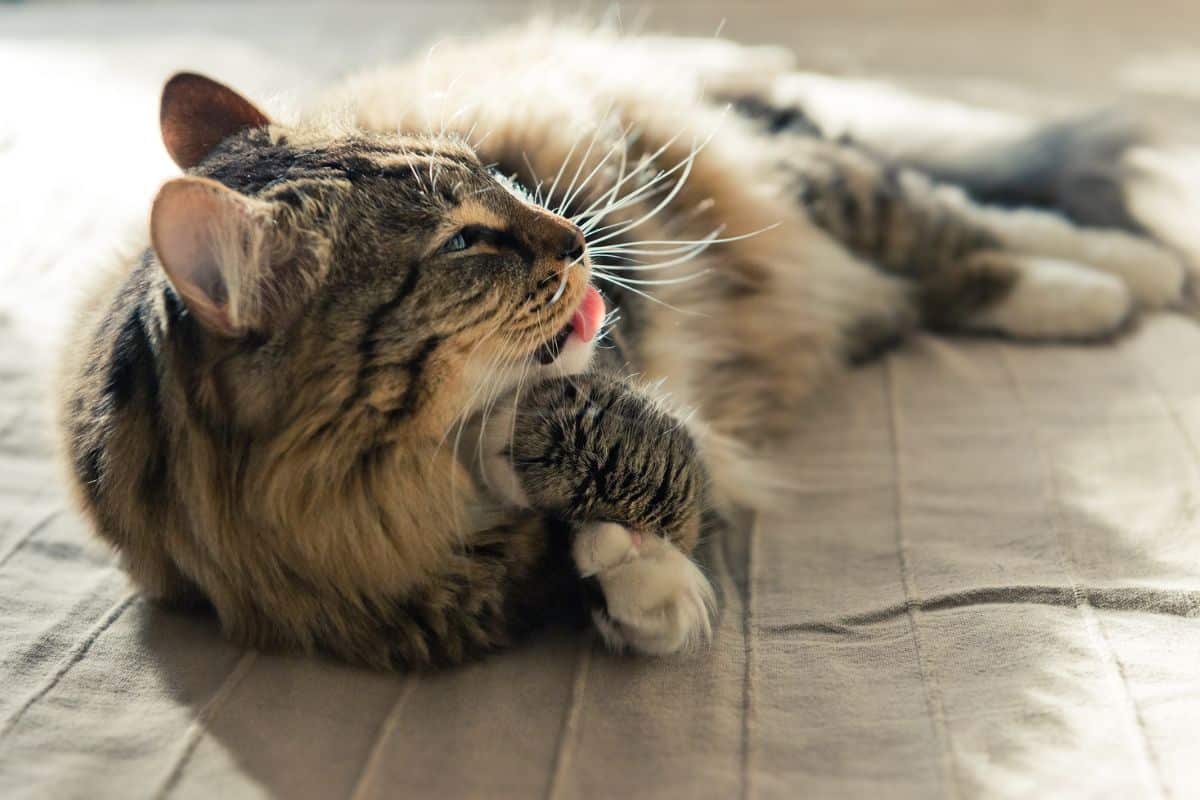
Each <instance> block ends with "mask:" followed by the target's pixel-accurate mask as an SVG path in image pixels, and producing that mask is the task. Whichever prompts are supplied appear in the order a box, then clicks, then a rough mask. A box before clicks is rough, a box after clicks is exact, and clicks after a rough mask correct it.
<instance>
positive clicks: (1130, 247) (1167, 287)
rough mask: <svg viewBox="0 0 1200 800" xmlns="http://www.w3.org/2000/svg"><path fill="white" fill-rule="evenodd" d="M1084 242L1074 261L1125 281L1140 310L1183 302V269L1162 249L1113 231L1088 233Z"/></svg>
mask: <svg viewBox="0 0 1200 800" xmlns="http://www.w3.org/2000/svg"><path fill="white" fill-rule="evenodd" d="M1086 243H1087V249H1086V252H1084V253H1081V254H1080V255H1079V256H1078V260H1079V261H1080V262H1082V263H1085V264H1087V265H1089V266H1093V267H1095V268H1096V269H1099V270H1101V271H1103V272H1107V273H1108V274H1110V275H1115V276H1116V277H1118V278H1120V279H1121V280H1123V281H1125V284H1126V285H1127V286H1128V287H1129V290H1130V291H1131V292H1132V293H1133V296H1134V298H1135V299H1136V300H1137V302H1138V305H1139V306H1141V307H1142V308H1148V309H1153V308H1162V307H1163V306H1167V305H1171V304H1172V303H1178V302H1179V301H1180V300H1182V299H1183V292H1184V284H1185V282H1186V279H1187V267H1186V266H1185V265H1184V263H1183V261H1182V260H1180V259H1179V258H1178V257H1177V256H1176V255H1175V254H1174V253H1172V252H1170V251H1169V250H1167V249H1166V248H1163V247H1160V246H1158V245H1156V244H1154V243H1153V242H1150V241H1147V240H1146V239H1142V238H1139V237H1137V236H1131V235H1129V234H1126V233H1120V232H1117V231H1093V232H1089V233H1088V238H1087V239H1086Z"/></svg>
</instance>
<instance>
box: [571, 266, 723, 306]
mask: <svg viewBox="0 0 1200 800" xmlns="http://www.w3.org/2000/svg"><path fill="white" fill-rule="evenodd" d="M593 274H594V275H595V276H596V277H597V278H598V279H600V280H602V281H607V282H608V283H611V284H613V285H614V286H620V287H621V288H622V289H624V290H626V291H628V292H633V293H634V294H636V295H639V296H641V297H644V298H646V299H647V300H649V301H650V302H652V303H658V304H659V305H660V306H663V307H664V308H669V309H671V310H672V311H675V312H677V313H680V314H687V315H689V316H696V317H704V316H708V315H707V314H702V313H701V312H699V311H694V310H692V309H683V308H677V307H675V306H673V305H671V304H670V303H668V302H666V301H665V300H663V299H661V298H659V297H655V296H654V295H652V294H650V293H648V292H644V291H642V290H641V289H638V288H637V287H635V286H630V285H629V283H628V282H627V281H626V280H625V279H623V278H618V277H616V276H615V275H609V274H608V273H605V272H600V271H596V272H594V273H593Z"/></svg>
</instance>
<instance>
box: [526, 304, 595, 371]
mask: <svg viewBox="0 0 1200 800" xmlns="http://www.w3.org/2000/svg"><path fill="white" fill-rule="evenodd" d="M603 321H604V298H603V297H601V296H600V292H599V291H597V289H596V287H595V286H592V285H591V284H590V283H589V284H588V287H587V291H586V292H584V295H583V300H581V301H580V302H579V307H578V308H576V309H575V313H574V314H572V315H571V321H570V322H568V323H567V324H566V325H564V326H563V327H562V329H561V330H559V332H558V333H556V334H554V336H552V337H550V339H548V340H547V341H546V342H545V343H543V344H542V346H541V347H539V348H538V349H537V350H535V351H534V354H533V358H534V360H536V361H537V362H538V363H539V364H542V365H544V366H546V365H550V364H553V363H554V362H555V361H557V360H558V357H559V356H560V355H562V353H563V351H564V350H566V349H567V348H568V347H569V346H570V345H571V343H572V342H573V341H574V340H578V341H579V342H580V343H582V344H586V343H588V342H590V341H591V340H592V339H593V338H595V336H596V332H597V331H599V330H600V323H602V322H603Z"/></svg>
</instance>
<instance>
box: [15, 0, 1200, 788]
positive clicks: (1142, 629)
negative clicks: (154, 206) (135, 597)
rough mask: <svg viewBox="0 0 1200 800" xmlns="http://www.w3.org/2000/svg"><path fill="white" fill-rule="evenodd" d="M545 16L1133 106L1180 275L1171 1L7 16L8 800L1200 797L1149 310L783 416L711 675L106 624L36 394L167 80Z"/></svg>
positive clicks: (1197, 656) (1175, 341)
mask: <svg viewBox="0 0 1200 800" xmlns="http://www.w3.org/2000/svg"><path fill="white" fill-rule="evenodd" d="M538 13H541V14H553V15H555V16H558V17H561V18H566V19H575V18H579V19H583V20H586V21H590V22H597V21H607V22H609V23H611V24H613V25H614V26H619V27H620V28H622V29H623V30H626V31H629V32H642V31H645V32H653V33H676V34H684V35H690V36H700V37H720V38H726V39H731V40H737V41H742V42H746V43H752V44H771V45H780V46H783V47H786V48H788V49H790V50H792V51H793V52H794V53H795V55H796V59H797V67H798V69H801V70H815V71H821V72H827V73H833V74H837V75H843V76H853V77H865V78H871V79H878V80H882V81H888V82H893V83H896V84H899V85H901V86H903V87H906V88H909V89H914V90H917V91H920V92H924V93H929V94H933V95H937V96H943V97H948V98H952V99H958V100H964V101H968V102H971V103H976V104H980V105H984V106H991V107H995V108H999V109H1002V110H1006V111H1010V112H1016V113H1020V114H1023V115H1034V116H1056V115H1063V114H1071V113H1079V112H1084V111H1087V110H1090V109H1094V108H1097V107H1104V106H1114V105H1116V106H1121V107H1123V108H1125V109H1127V110H1128V112H1129V113H1130V114H1132V115H1133V116H1134V117H1136V118H1139V119H1144V120H1146V121H1147V122H1150V123H1152V124H1154V125H1156V126H1157V127H1158V129H1159V130H1160V131H1162V132H1163V133H1164V135H1165V136H1166V137H1167V140H1168V144H1167V145H1165V146H1162V147H1158V148H1155V149H1153V150H1146V151H1145V152H1142V153H1140V154H1139V158H1140V159H1141V162H1140V166H1143V167H1147V168H1149V169H1151V171H1153V172H1154V174H1155V175H1157V176H1158V177H1159V178H1160V179H1161V183H1160V184H1159V186H1158V191H1156V192H1154V193H1153V194H1152V196H1153V198H1154V200H1153V202H1154V205H1153V206H1152V207H1149V208H1148V211H1149V213H1150V216H1151V217H1152V221H1153V223H1154V228H1155V231H1156V232H1157V233H1160V234H1162V235H1163V236H1164V238H1165V239H1168V240H1169V241H1170V242H1171V243H1172V244H1174V245H1176V246H1177V247H1180V248H1181V249H1182V250H1184V251H1186V252H1189V253H1190V254H1191V255H1192V256H1193V263H1200V236H1197V233H1196V228H1197V221H1198V220H1197V215H1196V214H1193V213H1192V212H1191V211H1190V209H1197V208H1200V155H1198V153H1200V149H1194V145H1193V144H1190V143H1195V142H1197V141H1200V2H1198V0H1150V1H1148V2H1141V3H1135V2H1128V0H1005V1H1004V2H969V1H964V0H957V1H956V0H901V1H900V2H897V1H896V0H774V1H769V0H749V1H748V2H736V0H725V1H724V2H715V1H714V0H691V1H687V0H667V1H666V2H659V3H621V4H620V5H608V4H605V3H599V2H597V3H584V4H580V3H562V4H552V3H549V2H540V3H530V2H527V0H520V1H518V2H510V1H509V0H499V1H496V0H491V1H488V0H427V1H426V2H391V3H377V4H359V3H345V2H337V3H333V2H331V3H327V4H323V5H314V4H308V5H303V4H297V3H239V4H219V3H198V2H193V3H181V2H171V1H167V0H159V1H156V2H142V3H114V2H104V3H91V4H65V3H58V2H37V1H36V0H31V1H30V2H3V1H2V0H0V75H2V76H3V77H2V78H0V567H4V569H3V570H0V673H3V678H2V679H0V686H2V687H3V688H2V689H0V795H3V796H4V797H5V798H7V797H21V796H34V797H54V796H101V797H103V796H112V797H127V796H131V794H133V795H136V796H142V795H146V796H149V795H150V794H151V791H150V790H149V787H150V786H154V785H158V786H160V787H161V792H158V793H155V796H165V795H166V794H167V793H168V790H170V789H171V788H172V787H176V788H178V792H177V794H179V795H181V796H194V797H213V796H221V797H233V796H238V797H242V796H246V797H264V796H277V797H300V796H313V797H327V796H343V795H345V796H351V795H352V796H353V797H356V798H362V797H375V796H405V795H407V796H416V797H446V796H460V795H465V796H475V797H496V796H499V795H501V794H503V792H504V790H505V788H506V786H507V791H508V794H509V795H511V796H520V797H526V796H535V795H537V796H541V795H543V794H544V796H547V797H603V796H629V797H634V796H637V797H640V796H649V795H652V796H657V797H670V798H673V797H679V796H686V797H733V796H743V797H754V796H763V797H780V798H792V797H797V796H814V797H830V796H838V797H879V796H886V797H913V798H927V797H938V796H942V797H971V796H987V797H1014V798H1015V797H1034V796H1046V797H1067V796H1069V797H1080V798H1082V797H1169V796H1176V797H1189V796H1200V789H1198V788H1197V787H1200V757H1198V756H1200V742H1197V739H1196V736H1195V734H1194V730H1195V728H1196V726H1197V723H1198V721H1200V683H1198V681H1197V670H1196V665H1197V663H1200V628H1197V626H1196V624H1195V618H1196V617H1197V616H1200V590H1197V588H1196V587H1200V571H1198V567H1197V565H1198V564H1200V556H1198V552H1200V551H1198V550H1197V548H1198V546H1200V545H1198V543H1200V536H1197V535H1196V533H1197V528H1198V523H1197V519H1200V446H1197V444H1196V443H1197V442H1200V374H1198V371H1197V370H1196V369H1195V368H1194V366H1193V365H1194V364H1195V359H1194V357H1192V356H1191V355H1190V354H1191V353H1193V352H1195V351H1197V350H1200V328H1198V327H1197V326H1196V325H1195V324H1194V321H1193V320H1189V319H1187V318H1185V317H1183V316H1182V315H1177V314H1161V315H1156V316H1155V318H1153V319H1151V320H1149V321H1147V323H1146V325H1145V326H1144V327H1143V329H1142V330H1141V331H1140V332H1138V333H1137V334H1136V335H1131V336H1128V337H1125V338H1123V339H1122V340H1120V341H1119V342H1117V343H1115V344H1114V345H1113V346H1112V347H1108V346H1102V347H1095V348H1083V347H1078V348H1066V347H1062V348H1059V347H1021V346H1017V345H1015V344H1010V343H1006V342H995V341H963V340H952V341H951V340H943V339H939V338H937V337H932V336H921V337H916V339H915V340H914V342H913V343H911V344H910V345H909V346H907V347H906V348H905V349H903V350H902V351H900V352H898V353H896V354H893V356H892V357H891V358H889V359H888V360H886V361H885V362H883V363H879V364H876V365H873V366H872V367H869V368H867V369H864V370H858V371H855V372H854V373H852V374H851V375H850V376H849V377H848V378H847V379H846V382H845V383H844V384H839V385H838V386H835V387H834V389H833V391H832V393H831V395H830V397H831V398H832V399H831V400H830V402H829V403H827V404H826V405H825V406H821V407H820V408H818V409H816V410H815V411H814V412H813V413H812V414H811V415H805V417H804V418H803V419H802V420H798V426H799V427H801V428H802V430H801V431H800V433H801V434H802V436H803V437H804V443H805V445H804V447H803V448H798V452H797V453H796V465H795V467H794V469H795V471H796V474H797V475H799V476H801V478H803V480H802V481H801V482H800V485H802V486H803V487H804V489H805V493H802V494H798V495H797V497H799V498H800V499H801V500H802V501H803V502H796V503H794V504H786V505H784V506H782V507H781V508H779V509H777V510H775V511H774V512H773V513H772V514H771V515H767V516H765V517H764V518H763V519H761V520H760V521H759V522H758V523H757V524H756V526H755V527H754V529H753V530H750V531H739V532H737V535H734V533H733V532H731V533H730V534H729V535H728V536H726V537H723V538H722V539H721V540H720V541H721V542H722V544H721V548H725V549H723V550H719V555H720V557H721V563H722V564H725V563H726V560H727V565H726V568H724V571H722V572H721V573H720V574H721V575H722V576H723V578H722V580H723V581H724V583H723V584H722V587H723V589H722V591H723V592H725V593H726V599H727V600H728V601H729V603H730V605H729V609H730V611H729V612H728V613H726V614H725V615H724V616H723V618H722V627H721V631H720V633H719V635H718V644H717V645H716V646H714V649H713V655H712V656H711V657H705V658H702V659H696V660H694V661H690V662H684V663H682V664H680V663H673V662H669V661H664V662H639V661H634V660H626V661H622V660H619V659H615V658H609V657H606V656H604V655H603V654H602V653H600V652H599V650H598V649H597V652H596V653H595V654H592V649H591V648H592V643H591V642H590V641H589V640H586V639H583V640H580V641H579V642H578V643H577V642H576V641H575V640H573V639H570V640H553V641H549V642H542V643H539V644H538V645H537V646H536V647H532V648H530V649H528V650H522V651H518V652H515V653H513V654H511V655H508V656H505V657H504V658H498V659H495V660H494V661H492V662H489V663H488V664H487V665H484V666H480V667H477V668H471V669H469V670H462V671H459V672H455V673H450V674H447V675H444V676H438V677H437V678H435V679H428V680H426V679H423V678H422V679H421V680H417V679H413V680H411V681H403V680H401V679H397V678H395V677H394V676H378V675H367V674H363V673H357V672H353V671H351V670H347V669H343V668H341V667H333V666H330V665H328V664H323V663H321V662H317V661H311V662H310V661H308V660H299V659H297V660H288V659H284V658H278V657H274V656H267V655H263V656H262V657H261V659H260V660H259V662H258V663H257V666H255V665H254V661H253V655H252V654H251V655H249V658H250V660H247V657H248V656H247V654H242V653H240V652H239V651H238V650H237V649H236V648H233V647H232V646H230V645H227V644H224V643H222V642H220V641H218V640H217V638H216V636H215V634H214V632H213V631H212V630H210V629H209V628H205V627H203V626H201V625H200V624H198V623H196V622H194V621H192V620H189V619H185V618H182V617H178V616H176V615H166V614H160V613H159V612H156V611H155V610H154V609H152V608H150V607H148V605H147V604H145V603H140V602H132V600H131V599H130V598H131V597H132V595H129V594H128V587H127V585H126V584H125V582H124V578H123V577H122V575H121V573H120V572H119V570H117V569H116V568H115V565H113V563H112V557H111V555H110V554H108V553H107V552H105V551H103V550H102V548H101V547H100V546H99V545H98V544H97V543H96V542H94V541H92V540H91V539H90V538H89V537H88V536H87V534H86V531H85V529H84V526H83V524H82V523H81V522H80V521H78V520H77V519H75V518H73V517H71V516H70V515H68V514H63V513H62V509H63V508H64V507H65V506H64V500H63V498H62V487H61V485H60V483H59V480H58V470H57V468H56V467H55V465H54V463H53V459H52V458H51V457H50V453H51V443H50V439H51V436H50V433H49V431H50V423H49V412H48V410H47V406H48V403H47V402H46V393H45V386H44V384H45V382H46V378H47V377H48V375H49V374H50V373H51V372H52V365H53V363H54V362H53V347H54V344H55V334H56V332H57V330H58V328H59V327H60V325H61V322H62V320H63V318H64V316H65V314H66V311H67V309H68V308H69V307H70V302H69V300H70V298H71V297H73V296H74V295H75V294H76V293H77V291H78V288H79V287H80V286H81V285H86V283H87V282H88V281H89V280H90V276H91V275H92V274H93V273H94V272H95V270H96V269H98V268H100V267H102V266H104V265H106V264H108V263H110V262H111V261H112V256H113V254H114V252H115V250H116V249H117V248H119V247H121V246H122V245H123V243H124V242H125V241H126V239H128V238H129V237H130V236H136V235H138V234H140V235H141V236H143V237H144V235H145V221H146V215H147V212H148V208H149V202H150V198H151V197H152V196H153V193H154V191H155V188H156V187H157V185H158V184H159V183H160V182H161V181H162V180H164V179H165V178H167V177H170V176H172V175H175V174H177V168H176V167H175V166H174V165H173V164H172V163H171V162H170V161H169V159H168V158H167V156H166V154H165V152H164V150H163V147H162V144H161V142H160V137H159V126H158V99H159V93H160V91H161V87H162V84H163V81H164V80H165V79H166V78H167V77H168V76H169V75H170V74H171V73H173V72H176V71H179V70H194V71H199V72H203V73H206V74H208V75H211V76H212V77H214V78H217V79H219V80H222V81H224V82H227V83H229V84H230V85H232V86H234V87H235V88H237V89H238V90H240V91H242V92H243V93H245V94H246V95H248V96H249V97H251V98H253V99H254V100H256V101H258V102H262V103H264V104H265V105H266V106H267V107H268V108H270V107H271V106H272V105H273V104H274V103H280V104H286V103H287V102H288V101H289V100H293V99H294V100H301V99H303V98H304V96H305V95H307V94H308V93H309V92H311V91H313V90H314V89H316V88H317V87H319V86H321V85H323V84H325V83H327V82H329V81H331V80H333V79H336V78H338V77H339V76H342V75H344V74H346V73H349V72H352V71H354V70H356V69H358V68H361V67H363V66H367V65H371V64H376V63H380V62H386V61H390V60H395V59H398V58H403V57H408V56H412V55H414V54H419V53H422V52H424V51H425V50H427V49H428V48H429V47H431V46H434V44H435V43H436V42H437V41H438V39H439V38H441V37H445V36H450V35H455V36H473V35H482V34H487V33H490V32H492V31H494V30H495V29H497V28H499V27H501V26H503V25H505V24H511V23H516V22H519V21H521V20H523V19H526V18H528V17H529V16H531V15H533V14H538ZM1180 356H1185V357H1184V358H1180ZM981 421H982V422H981ZM799 423H803V424H802V425H799ZM797 531H799V532H800V534H802V535H803V536H804V537H806V538H804V539H796V538H795V534H796V533H797ZM947 532H952V535H951V533H947ZM794 541H801V542H803V543H804V544H803V546H800V547H796V548H793V549H788V548H787V547H785V546H784V545H783V544H780V543H787V542H794ZM756 547H757V548H760V549H761V552H760V551H759V550H755V548H756ZM756 552H760V554H759V555H754V553H756ZM1030 554H1032V555H1030ZM906 570H907V571H906ZM998 585H1000V586H1013V585H1016V586H1024V585H1028V587H1029V588H1030V591H1031V592H1032V593H1033V594H1034V595H1035V597H1034V599H1033V600H1031V601H1030V602H1029V603H1028V604H1023V603H1019V604H1010V605H1004V604H1000V603H995V602H993V601H991V600H989V599H987V598H989V597H993V596H994V595H995V587H996V586H998ZM1062 587H1067V588H1068V589H1069V590H1070V593H1069V594H1068V593H1067V592H1066V591H1065V590H1064V591H1063V592H1062V593H1059V590H1060V589H1061V588H1062ZM1114 587H1115V588H1114ZM1130 587H1132V588H1134V589H1136V588H1137V587H1150V589H1152V590H1154V591H1150V590H1149V589H1148V590H1147V592H1148V593H1147V594H1146V595H1145V596H1146V597H1149V598H1151V600H1148V601H1145V603H1144V604H1143V606H1142V607H1134V608H1132V609H1131V608H1129V607H1127V606H1125V605H1122V603H1128V602H1130V601H1128V600H1127V598H1128V597H1129V595H1128V594H1123V593H1122V591H1124V590H1125V589H1129V588H1130ZM964 589H969V590H971V591H976V590H979V591H978V592H977V594H974V595H972V594H970V592H967V591H965V590H964ZM1089 592H1090V593H1089ZM918 596H923V597H926V598H931V599H932V600H934V601H936V602H931V603H930V604H929V606H928V608H927V610H920V611H919V613H918V610H917V609H918V607H919V602H918V601H917V600H914V597H918ZM976 596H978V597H982V598H983V599H981V600H978V601H973V600H970V598H971V597H976ZM964 597H965V598H967V599H966V600H963V598H964ZM1081 597H1083V598H1085V599H1084V600H1082V601H1081V599H1080V598H1081ZM743 598H744V599H743ZM956 598H957V599H956ZM1038 598H1041V599H1038ZM1056 598H1069V599H1068V600H1062V599H1056ZM1155 598H1157V599H1155ZM1164 598H1165V599H1164ZM1151 601H1153V602H1151ZM939 604H940V605H939ZM1089 604H1091V605H1089ZM1105 604H1107V605H1105ZM1076 606H1079V607H1076ZM1093 606H1095V607H1093ZM127 608H128V609H129V611H128V612H127V613H125V614H124V616H122V612H124V611H125V610H126V609H127ZM829 620H844V621H846V624H845V625H842V624H841V623H839V624H838V625H831V624H829ZM918 622H919V624H918ZM839 631H840V633H839ZM93 646H94V647H93ZM589 659H590V660H589ZM939 681H940V683H939ZM930 686H932V687H933V688H928V687H930ZM663 698H666V701H665V702H664V701H663ZM696 698H702V701H700V702H697V701H696ZM223 704H224V705H223ZM664 705H665V706H669V708H665V709H664ZM223 708H224V709H225V710H224V712H223V713H222V714H221V715H220V716H218V711H221V710H222V709H223ZM564 709H565V710H564ZM63 720H69V722H66V723H64V722H63ZM114 730H116V731H121V733H120V735H114V734H113V731H114ZM5 737H7V738H5ZM631 743H632V744H631ZM631 747H632V748H633V749H631ZM498 773H506V774H508V776H509V781H510V783H509V784H507V785H505V786H498V785H497V784H495V783H494V782H493V778H494V776H495V775H496V774H498ZM29 776H37V777H39V778H40V779H41V780H42V781H44V785H43V786H40V787H38V789H36V790H34V791H30V790H29V785H31V780H32V779H31V778H30V777H29ZM6 781H7V784H6ZM6 785H7V787H8V789H9V791H5V786H6ZM54 786H57V787H59V788H60V789H61V787H70V791H67V790H61V791H57V792H55V791H53V790H52V789H51V788H48V787H54ZM79 787H87V791H84V790H81V789H80V788H79ZM131 787H133V788H131ZM756 787H757V790H756ZM14 788H15V789H16V791H13V789H14ZM142 788H144V789H145V791H138V789H142Z"/></svg>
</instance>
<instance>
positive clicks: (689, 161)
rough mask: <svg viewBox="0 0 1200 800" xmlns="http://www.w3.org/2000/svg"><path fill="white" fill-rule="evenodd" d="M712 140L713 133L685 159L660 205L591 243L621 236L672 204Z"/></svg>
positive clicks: (598, 242)
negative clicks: (701, 153) (701, 152)
mask: <svg viewBox="0 0 1200 800" xmlns="http://www.w3.org/2000/svg"><path fill="white" fill-rule="evenodd" d="M710 141H712V136H711V135H710V136H709V138H708V139H706V140H705V141H704V143H703V144H701V145H700V146H699V147H693V148H692V152H691V153H690V154H689V155H688V157H687V158H686V159H685V160H684V161H683V163H684V164H685V165H686V166H685V167H684V170H683V172H681V173H680V175H679V178H678V180H676V181H675V185H674V187H673V188H672V189H671V191H670V192H669V193H668V194H667V196H666V197H664V198H663V199H662V200H660V201H659V202H658V205H656V206H654V208H652V209H650V210H649V211H647V212H646V213H645V214H643V215H642V216H641V217H639V218H638V219H637V220H635V221H634V222H630V223H628V224H626V225H625V226H624V227H621V228H618V229H617V230H615V231H612V232H611V233H606V234H604V235H603V236H601V237H600V238H599V239H596V240H595V241H594V242H592V243H591V244H600V243H601V242H605V241H608V240H609V239H612V238H615V237H617V236H620V235H622V234H623V233H625V232H627V231H630V230H633V229H634V228H636V227H638V226H639V225H641V224H643V223H644V222H646V221H647V220H650V219H652V218H654V217H655V216H657V215H658V214H659V213H660V212H661V211H662V210H663V209H664V208H666V207H667V206H668V205H670V204H671V201H672V200H674V199H675V197H676V196H677V195H678V194H679V193H680V192H681V191H682V190H683V186H684V184H686V183H687V179H688V177H689V176H690V175H691V174H692V166H693V165H694V164H695V163H696V156H697V155H698V154H699V153H700V151H701V150H702V149H704V147H705V146H706V145H707V144H708V143H709V142H710ZM676 168H678V165H676V167H673V168H672V169H676Z"/></svg>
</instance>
